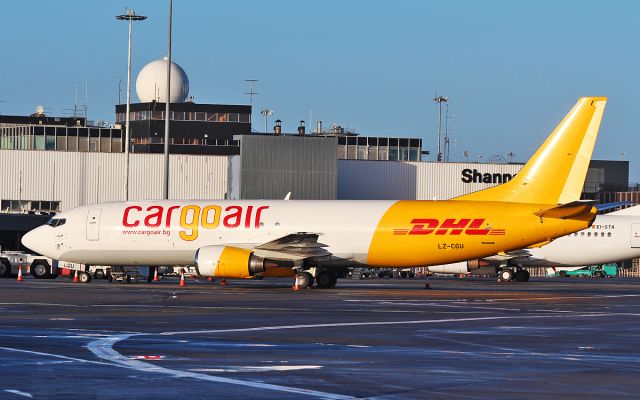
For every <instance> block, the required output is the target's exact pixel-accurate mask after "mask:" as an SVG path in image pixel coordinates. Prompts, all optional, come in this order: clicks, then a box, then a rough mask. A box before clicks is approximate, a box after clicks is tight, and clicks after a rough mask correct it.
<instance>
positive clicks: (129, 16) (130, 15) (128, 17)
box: [116, 8, 147, 201]
mask: <svg viewBox="0 0 640 400" xmlns="http://www.w3.org/2000/svg"><path fill="white" fill-rule="evenodd" d="M116 19H117V20H120V21H129V50H128V56H127V113H126V115H125V128H124V129H125V135H124V136H125V140H124V169H125V172H124V200H125V201H128V200H129V146H130V145H131V139H130V138H129V132H130V130H129V122H130V119H129V118H130V117H129V114H130V112H131V27H132V25H133V21H144V20H145V19H147V17H145V16H143V15H136V12H135V11H133V10H130V9H126V8H125V13H124V14H122V15H117V16H116Z"/></svg>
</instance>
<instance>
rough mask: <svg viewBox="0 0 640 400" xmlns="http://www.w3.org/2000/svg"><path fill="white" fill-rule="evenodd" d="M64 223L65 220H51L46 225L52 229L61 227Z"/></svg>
mask: <svg viewBox="0 0 640 400" xmlns="http://www.w3.org/2000/svg"><path fill="white" fill-rule="evenodd" d="M65 222H67V220H66V218H51V219H50V220H49V221H48V222H47V225H49V226H53V227H54V228H55V227H57V226H61V225H64V224H65Z"/></svg>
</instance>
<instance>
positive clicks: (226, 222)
mask: <svg viewBox="0 0 640 400" xmlns="http://www.w3.org/2000/svg"><path fill="white" fill-rule="evenodd" d="M268 208H269V206H240V205H230V206H226V207H223V206H219V205H216V204H209V205H205V206H202V207H201V206H199V205H195V204H190V205H185V206H169V207H163V206H159V205H152V206H148V207H146V208H143V207H142V206H138V205H133V206H129V207H127V208H125V209H124V213H123V214H122V226H123V227H124V229H123V233H127V234H133V233H135V234H138V235H147V236H150V235H154V234H159V233H158V232H159V230H158V228H166V229H160V231H162V232H165V233H163V234H166V235H171V230H172V229H171V228H172V226H171V221H172V219H173V218H172V215H173V214H174V211H175V214H178V213H179V215H180V219H179V220H178V221H176V222H178V223H179V224H180V228H182V229H180V230H179V231H178V236H180V239H182V240H186V241H188V242H190V241H193V240H196V239H197V238H198V235H199V232H200V230H208V229H218V228H222V227H224V228H231V229H235V228H245V229H259V228H260V227H261V226H262V225H263V224H262V220H261V219H262V213H263V212H264V210H266V209H268ZM178 210H179V211H178ZM176 219H177V218H176Z"/></svg>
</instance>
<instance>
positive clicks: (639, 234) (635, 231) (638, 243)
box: [631, 224, 640, 248]
mask: <svg viewBox="0 0 640 400" xmlns="http://www.w3.org/2000/svg"><path fill="white" fill-rule="evenodd" d="M631 247H636V248H637V247H640V224H631Z"/></svg>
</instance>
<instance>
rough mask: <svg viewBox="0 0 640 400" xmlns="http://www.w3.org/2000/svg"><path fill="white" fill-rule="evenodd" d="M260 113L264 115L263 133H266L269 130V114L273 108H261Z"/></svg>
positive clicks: (271, 113)
mask: <svg viewBox="0 0 640 400" xmlns="http://www.w3.org/2000/svg"><path fill="white" fill-rule="evenodd" d="M260 114H262V115H263V116H264V133H268V132H269V128H268V125H269V116H270V115H273V110H269V109H268V108H263V109H262V110H260Z"/></svg>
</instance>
